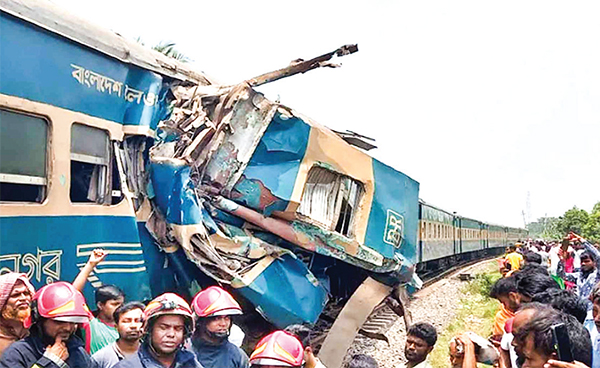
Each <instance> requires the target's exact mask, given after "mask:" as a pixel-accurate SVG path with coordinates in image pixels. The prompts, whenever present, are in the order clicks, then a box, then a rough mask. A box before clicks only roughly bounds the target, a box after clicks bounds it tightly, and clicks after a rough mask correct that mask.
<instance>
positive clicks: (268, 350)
mask: <svg viewBox="0 0 600 368" xmlns="http://www.w3.org/2000/svg"><path fill="white" fill-rule="evenodd" d="M303 357H304V348H303V347H302V343H301V342H300V340H298V338H296V337H295V336H294V335H291V334H289V333H287V332H285V331H275V332H273V333H271V334H270V335H267V336H265V337H263V338H262V340H260V341H259V342H258V344H256V348H255V349H254V351H253V352H252V354H251V355H250V365H251V367H252V368H270V367H292V368H300V367H302V363H303V361H302V360H303Z"/></svg>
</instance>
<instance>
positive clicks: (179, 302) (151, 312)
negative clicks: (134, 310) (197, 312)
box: [114, 293, 202, 368]
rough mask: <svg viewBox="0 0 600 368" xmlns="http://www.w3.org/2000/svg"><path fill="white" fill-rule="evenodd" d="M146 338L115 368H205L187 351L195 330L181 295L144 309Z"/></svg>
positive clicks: (167, 296) (161, 299)
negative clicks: (186, 343) (133, 352)
mask: <svg viewBox="0 0 600 368" xmlns="http://www.w3.org/2000/svg"><path fill="white" fill-rule="evenodd" d="M144 327H145V328H144V330H145V336H144V340H143V342H142V345H141V346H140V348H139V350H138V352H137V354H135V355H133V356H132V357H130V358H128V359H125V360H122V361H120V362H119V363H117V365H115V366H114V367H115V368H161V367H171V368H202V365H200V363H198V360H196V357H195V355H194V353H192V352H191V351H189V350H187V349H185V348H184V346H183V344H184V342H185V339H186V338H187V337H188V336H189V335H190V334H191V331H192V309H191V308H190V306H189V304H188V303H187V302H186V301H185V300H183V298H181V297H180V296H179V295H176V294H173V293H165V294H162V295H160V296H158V297H156V298H155V299H153V300H152V301H151V302H150V303H148V305H147V306H146V309H144Z"/></svg>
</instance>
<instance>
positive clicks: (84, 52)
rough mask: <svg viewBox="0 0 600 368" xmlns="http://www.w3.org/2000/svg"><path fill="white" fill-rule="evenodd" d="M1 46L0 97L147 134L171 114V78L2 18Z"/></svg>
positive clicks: (8, 16)
mask: <svg viewBox="0 0 600 368" xmlns="http://www.w3.org/2000/svg"><path fill="white" fill-rule="evenodd" d="M0 45H1V48H2V52H1V53H0V65H2V68H0V81H1V82H0V93H3V94H7V95H12V96H18V97H22V98H26V99H29V100H33V101H38V102H43V103H47V104H50V105H54V106H58V107H62V108H65V109H69V110H73V111H78V112H82V113H85V114H88V115H91V116H96V117H99V118H103V119H107V120H111V121H114V122H117V123H122V124H125V125H141V126H148V127H150V128H151V129H156V126H157V124H158V122H159V121H160V120H163V119H164V118H165V117H166V116H167V114H168V112H169V111H168V104H167V102H168V101H167V100H168V96H169V93H170V92H169V88H170V83H171V80H170V79H169V78H166V77H163V76H161V75H160V74H157V73H154V72H151V71H148V70H144V69H142V68H139V67H136V66H133V65H128V64H125V63H122V62H120V61H118V60H116V59H113V58H110V57H108V56H106V55H103V54H101V53H99V52H96V51H94V50H92V49H90V48H87V47H84V46H82V45H80V44H78V43H75V42H73V41H70V40H68V39H66V38H63V37H61V36H59V35H56V34H54V33H51V32H48V31H46V30H44V29H42V28H40V27H37V26H35V25H32V24H30V23H27V22H24V21H22V20H19V19H17V18H15V17H13V16H11V15H9V14H7V13H4V12H0ZM76 76H77V78H76ZM119 83H120V84H119ZM109 86H110V87H109ZM127 96H128V97H130V100H131V101H130V100H128V99H126V97H127ZM138 96H139V97H140V98H139V99H138Z"/></svg>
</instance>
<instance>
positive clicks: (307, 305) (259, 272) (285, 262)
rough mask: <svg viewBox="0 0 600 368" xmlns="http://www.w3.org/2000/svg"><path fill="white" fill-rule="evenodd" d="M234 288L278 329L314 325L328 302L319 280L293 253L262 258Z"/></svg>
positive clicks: (236, 282)
mask: <svg viewBox="0 0 600 368" xmlns="http://www.w3.org/2000/svg"><path fill="white" fill-rule="evenodd" d="M232 286H233V287H235V288H237V291H238V292H239V293H240V294H242V295H243V296H244V297H246V298H247V299H248V300H250V301H251V302H252V303H253V304H254V305H256V306H257V310H258V312H259V313H261V314H262V315H263V317H265V319H266V320H268V321H270V322H272V323H273V324H275V325H276V326H277V327H279V328H284V327H286V326H289V325H291V324H296V323H306V322H308V323H315V322H316V321H317V318H319V315H320V314H321V311H322V310H323V308H324V307H325V304H326V303H327V300H328V297H327V292H326V290H325V289H324V288H323V287H322V286H321V284H320V283H319V281H318V280H317V278H316V277H315V276H314V275H313V274H312V273H311V272H310V271H309V270H308V269H307V268H306V266H305V265H304V263H302V262H301V261H300V260H298V259H297V258H296V257H295V256H293V254H286V255H284V256H281V257H278V258H273V257H265V258H263V260H262V261H260V262H259V264H258V265H256V266H255V267H254V268H252V269H251V270H250V271H248V272H246V273H244V274H243V276H242V277H240V278H239V279H238V280H235V281H234V282H233V283H232Z"/></svg>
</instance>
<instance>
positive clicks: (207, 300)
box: [192, 286, 242, 317]
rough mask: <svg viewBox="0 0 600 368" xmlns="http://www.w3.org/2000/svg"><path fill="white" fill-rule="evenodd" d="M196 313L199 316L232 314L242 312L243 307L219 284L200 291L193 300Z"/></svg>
mask: <svg viewBox="0 0 600 368" xmlns="http://www.w3.org/2000/svg"><path fill="white" fill-rule="evenodd" d="M192 307H193V308H194V313H196V315H197V316H198V317H213V316H231V315H235V314H242V308H241V307H240V305H239V304H238V302H236V301H235V299H233V297H232V296H231V294H229V293H228V292H227V291H225V290H223V289H221V288H220V287H218V286H211V287H209V288H206V289H204V290H202V291H200V292H199V293H198V294H196V296H195V297H194V300H193V301H192Z"/></svg>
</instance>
